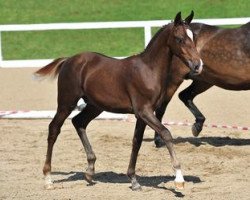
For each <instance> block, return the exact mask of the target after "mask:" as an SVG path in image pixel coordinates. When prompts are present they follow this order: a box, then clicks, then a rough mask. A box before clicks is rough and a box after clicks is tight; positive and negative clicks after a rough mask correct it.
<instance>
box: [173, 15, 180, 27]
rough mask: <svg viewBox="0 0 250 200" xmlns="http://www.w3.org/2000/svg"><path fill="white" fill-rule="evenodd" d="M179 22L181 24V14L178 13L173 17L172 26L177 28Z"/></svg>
mask: <svg viewBox="0 0 250 200" xmlns="http://www.w3.org/2000/svg"><path fill="white" fill-rule="evenodd" d="M181 22H182V19H181V12H178V13H177V14H176V16H175V19H174V25H175V26H177V25H179V24H181Z"/></svg>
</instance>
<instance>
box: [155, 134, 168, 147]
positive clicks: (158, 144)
mask: <svg viewBox="0 0 250 200" xmlns="http://www.w3.org/2000/svg"><path fill="white" fill-rule="evenodd" d="M154 141H155V147H156V148H161V147H164V146H165V145H166V144H165V142H164V141H163V140H162V139H161V137H160V136H156V137H155V138H154Z"/></svg>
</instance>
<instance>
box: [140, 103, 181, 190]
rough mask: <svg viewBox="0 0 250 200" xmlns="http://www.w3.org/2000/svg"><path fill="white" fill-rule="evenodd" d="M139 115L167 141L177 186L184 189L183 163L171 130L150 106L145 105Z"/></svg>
mask: <svg viewBox="0 0 250 200" xmlns="http://www.w3.org/2000/svg"><path fill="white" fill-rule="evenodd" d="M138 115H139V117H140V118H141V119H142V120H143V121H144V122H145V123H146V124H147V125H149V126H150V127H151V128H152V129H153V130H154V131H155V132H157V133H159V135H160V136H161V138H162V139H163V140H164V142H165V143H166V146H167V149H168V151H169V154H170V158H171V161H172V166H173V169H174V170H175V175H176V178H175V186H176V187H177V188H178V189H182V188H183V187H184V178H183V175H182V172H181V165H180V163H179V161H178V160H177V157H176V154H175V151H174V146H173V138H172V135H171V133H170V131H169V130H168V129H167V128H166V127H165V126H164V125H163V124H162V123H161V122H160V121H159V120H158V119H157V118H156V116H155V115H154V112H153V110H152V109H151V108H150V107H144V108H143V109H142V110H141V111H139V112H138Z"/></svg>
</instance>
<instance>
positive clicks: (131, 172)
mask: <svg viewBox="0 0 250 200" xmlns="http://www.w3.org/2000/svg"><path fill="white" fill-rule="evenodd" d="M145 127H146V124H145V123H144V121H142V120H141V119H137V121H136V126H135V131H134V137H133V144H132V152H131V157H130V162H129V166H128V172H127V175H128V177H129V178H130V179H131V183H132V190H140V189H141V186H140V184H139V183H138V181H137V180H136V175H135V165H136V161H137V156H138V152H139V150H140V147H141V143H142V139H143V135H144V130H145Z"/></svg>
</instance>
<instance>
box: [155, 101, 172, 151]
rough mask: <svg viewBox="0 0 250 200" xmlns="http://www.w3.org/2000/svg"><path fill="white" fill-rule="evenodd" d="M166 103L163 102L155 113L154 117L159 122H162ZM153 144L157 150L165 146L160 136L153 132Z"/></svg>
mask: <svg viewBox="0 0 250 200" xmlns="http://www.w3.org/2000/svg"><path fill="white" fill-rule="evenodd" d="M168 103H169V101H164V102H163V103H162V105H161V106H160V107H159V108H158V109H156V111H155V116H156V117H157V119H158V120H159V121H160V122H161V121H162V117H163V115H164V113H165V110H166V108H167V105H168ZM154 142H155V146H156V147H157V148H160V147H162V146H165V142H164V141H163V140H162V138H161V136H160V135H159V134H158V133H157V132H155V136H154Z"/></svg>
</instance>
